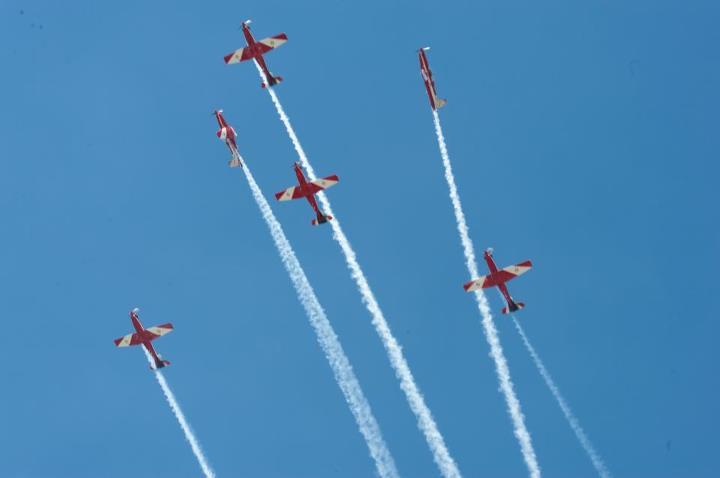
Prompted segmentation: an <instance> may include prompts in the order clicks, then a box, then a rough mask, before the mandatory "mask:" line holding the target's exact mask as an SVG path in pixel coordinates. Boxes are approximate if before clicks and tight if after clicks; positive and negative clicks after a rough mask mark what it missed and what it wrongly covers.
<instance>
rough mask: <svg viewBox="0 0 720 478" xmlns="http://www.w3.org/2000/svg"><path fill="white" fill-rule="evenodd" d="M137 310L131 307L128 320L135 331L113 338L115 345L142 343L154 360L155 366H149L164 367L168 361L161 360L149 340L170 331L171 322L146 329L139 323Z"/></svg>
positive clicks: (168, 363)
mask: <svg viewBox="0 0 720 478" xmlns="http://www.w3.org/2000/svg"><path fill="white" fill-rule="evenodd" d="M138 312H139V309H133V310H131V311H130V320H131V321H132V324H133V327H135V333H134V334H128V335H126V336H124V337H120V338H119V339H115V340H114V342H115V345H116V346H118V347H128V346H131V345H142V346H143V347H145V349H146V350H147V351H148V352H149V353H150V355H151V356H152V358H153V360H154V361H155V367H150V368H154V369H159V368H163V367H165V366H166V365H170V362H168V361H167V360H163V358H162V356H161V355H160V354H158V353H156V352H155V349H154V348H153V346H152V343H151V342H152V341H153V340H155V339H156V338H158V337H162V336H163V335H165V334H168V333H170V332H172V330H173V324H162V325H156V326H155V327H148V328H147V329H146V328H144V327H143V325H142V324H141V323H140V319H139V318H138Z"/></svg>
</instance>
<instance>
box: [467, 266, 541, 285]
mask: <svg viewBox="0 0 720 478" xmlns="http://www.w3.org/2000/svg"><path fill="white" fill-rule="evenodd" d="M531 268H532V262H531V261H525V262H521V263H519V264H515V265H514V266H510V267H505V268H504V269H500V270H499V271H497V273H496V274H493V275H492V276H489V275H488V276H480V277H478V278H477V279H475V280H471V281H470V282H468V283H467V284H465V285H464V286H463V287H464V288H465V291H466V292H472V291H474V290H478V289H487V288H488V287H495V286H497V285H499V284H503V283H505V282H507V281H509V280H512V279H514V278H516V277H517V276H520V275H523V274H524V273H526V272H527V271H529V270H530V269H531Z"/></svg>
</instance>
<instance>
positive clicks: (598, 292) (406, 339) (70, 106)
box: [0, 0, 720, 478]
mask: <svg viewBox="0 0 720 478" xmlns="http://www.w3.org/2000/svg"><path fill="white" fill-rule="evenodd" d="M448 3H449V4H448V5H441V4H440V3H438V2H429V1H407V2H396V1H375V0H373V1H367V2H350V1H344V2H337V1H328V2H276V1H269V2H253V3H245V4H244V5H243V4H242V3H238V2H225V1H218V2H214V3H212V4H210V3H203V2H170V1H164V0H163V1H154V2H146V1H135V0H132V1H125V2H113V3H110V2H93V1H89V0H87V1H73V2H53V1H33V2H30V1H15V0H8V1H4V2H2V5H0V45H1V46H0V62H1V64H2V69H1V75H0V86H1V87H0V105H1V107H0V158H1V159H2V161H1V163H0V212H2V219H3V221H2V228H1V230H2V233H1V235H0V237H1V238H2V248H1V249H0V291H2V292H1V293H0V305H1V307H2V312H3V327H2V333H3V336H4V340H3V346H2V347H0V364H1V365H0V379H1V380H2V388H1V389H0V390H1V392H0V405H1V406H0V476H4V477H18V478H20V477H23V478H25V477H27V478H31V477H88V478H89V477H98V476H102V477H126V476H136V477H190V476H198V475H199V468H198V466H197V464H196V463H195V460H194V458H193V456H192V453H191V451H190V448H189V446H188V445H187V443H186V442H185V441H184V439H183V436H182V433H181V431H180V429H179V427H178V425H177V423H176V422H175V420H174V418H173V417H172V415H171V413H170V410H169V409H168V407H167V406H166V404H165V403H164V401H163V397H162V395H161V392H160V389H159V388H158V386H157V384H156V383H155V381H154V379H153V377H152V374H151V373H150V372H149V371H148V368H147V363H146V362H145V358H144V357H143V354H142V353H141V351H140V350H137V349H123V350H117V349H115V347H114V346H113V344H112V339H114V338H116V337H118V336H120V335H123V334H125V333H128V332H129V331H130V321H129V319H128V316H127V312H128V311H129V310H130V309H131V308H132V307H135V306H139V307H141V308H142V316H141V317H142V319H143V320H144V322H145V323H146V325H153V324H157V323H163V322H167V321H170V322H173V323H174V324H175V327H176V331H175V332H174V333H173V334H171V335H169V336H167V337H164V338H163V339H161V340H160V341H158V342H157V347H158V350H159V351H160V352H161V353H163V355H164V356H165V357H166V358H168V359H169V360H171V361H172V362H173V365H172V366H171V367H169V368H168V369H167V373H166V376H167V378H168V380H169V382H170V384H171V385H172V386H173V387H174V390H175V392H176V393H177V396H178V398H179V400H180V401H181V404H182V405H183V407H184V409H185V412H186V413H187V415H188V418H189V420H190V421H191V423H192V425H193V427H194V428H195V430H196V432H197V434H198V437H199V438H200V441H201V443H202V444H203V446H204V448H205V450H206V452H207V455H208V457H209V459H210V461H211V463H212V465H213V467H214V468H215V469H216V471H217V473H218V476H220V477H236V476H263V477H265V476H267V477H290V476H292V477H334V476H342V477H367V476H371V475H372V474H373V473H374V468H373V464H372V462H371V460H370V458H369V456H368V452H367V449H366V447H365V444H364V442H363V441H362V439H361V436H360V434H359V433H358V431H357V428H356V426H355V423H354V421H353V419H352V416H351V415H350V413H349V411H348V409H347V407H346V406H345V404H344V402H343V400H342V396H341V393H340V391H339V389H338V388H337V386H336V385H335V383H334V381H333V379H332V375H331V372H330V368H329V367H328V365H327V362H326V360H325V358H324V357H323V356H322V353H321V351H320V348H319V346H318V345H317V343H316V341H315V338H314V334H313V332H312V330H311V328H310V326H309V324H308V321H307V319H306V317H305V316H304V314H303V311H302V308H301V307H300V304H299V302H298V301H297V299H296V297H295V294H294V292H293V290H292V287H291V284H290V282H289V280H288V278H287V276H286V274H285V272H284V270H283V268H282V265H281V263H280V260H279V259H278V257H277V254H276V251H275V249H274V247H273V245H272V242H271V240H270V237H269V234H268V231H267V229H266V227H265V225H264V223H263V222H262V220H261V218H260V216H259V214H258V211H257V207H256V205H255V204H254V202H253V200H252V198H251V196H250V193H249V191H248V188H247V185H246V183H245V181H244V179H243V178H242V175H241V173H240V172H239V171H232V170H229V169H228V168H227V167H226V161H227V157H228V154H227V151H226V149H225V147H224V146H223V145H222V144H221V143H220V142H219V141H217V139H216V138H215V136H214V132H215V130H216V125H215V121H214V118H212V117H211V115H210V113H211V112H212V110H213V109H215V108H220V107H221V108H224V109H225V112H226V116H227V118H228V120H229V121H230V122H231V123H232V124H233V125H234V126H235V129H236V130H237V132H238V134H239V140H238V143H239V147H240V150H241V153H242V154H243V156H244V157H245V158H246V160H247V161H248V163H249V164H250V166H251V167H252V169H253V172H254V173H255V175H256V178H257V180H258V182H259V184H260V185H261V187H263V189H264V191H265V193H266V194H267V195H270V194H271V193H274V192H276V191H279V190H281V189H283V188H285V187H287V186H290V185H291V184H292V183H293V181H294V178H293V173H292V170H291V165H292V162H293V161H294V160H295V154H294V152H293V150H292V146H291V143H290V141H289V140H288V138H287V136H286V134H285V132H284V130H283V128H282V125H281V123H280V121H279V120H278V118H277V116H276V113H275V111H274V109H273V107H272V104H271V102H270V100H269V98H268V96H267V94H266V93H265V92H264V91H263V90H261V89H260V88H259V79H258V76H257V73H256V71H255V69H254V68H253V66H252V65H251V64H242V65H234V66H226V65H224V64H223V62H222V57H223V55H225V54H227V53H229V52H231V51H232V50H234V49H235V48H238V47H241V46H242V45H243V39H242V35H241V32H240V30H239V25H240V22H241V21H242V20H243V19H246V18H252V19H253V20H254V23H253V27H254V32H255V33H256V35H257V36H259V37H264V36H269V35H274V34H276V33H279V32H282V31H284V32H286V33H287V34H288V36H289V39H290V41H289V42H288V43H287V44H286V45H285V46H283V47H282V48H281V49H279V50H277V51H275V52H273V53H271V54H270V55H268V56H267V60H268V63H269V66H270V68H271V69H272V71H273V72H274V73H276V74H279V75H281V76H283V77H284V78H285V82H284V83H283V84H282V85H280V86H279V87H278V94H279V95H280V98H281V100H282V101H283V103H284V106H285V108H286V110H287V112H288V114H289V115H290V117H291V119H292V120H293V122H294V125H295V127H296V129H297V132H298V134H299V136H300V139H301V141H302V142H303V145H304V147H305V149H306V151H307V153H308V156H309V157H310V160H311V161H312V162H313V164H314V166H315V169H316V170H317V172H318V173H319V174H322V175H327V174H332V173H337V174H338V175H339V176H340V178H341V183H340V185H338V186H337V187H336V188H334V189H333V190H332V191H331V192H330V193H329V194H330V197H331V200H332V201H333V205H334V208H335V211H336V213H337V215H338V216H339V217H340V219H341V220H342V221H343V225H344V228H345V230H346V232H347V234H348V236H349V237H350V239H351V241H352V243H353V245H354V246H355V249H356V251H357V253H358V254H359V258H360V262H361V263H362V265H363V266H364V268H365V271H366V273H367V275H368V278H369V280H370V283H371V285H372V286H373V288H374V291H375V293H376V295H377V297H378V300H379V301H380V304H381V306H382V307H383V309H384V311H385V314H386V317H387V319H388V321H389V323H390V325H391V327H392V328H393V331H394V332H395V334H396V336H397V338H398V340H399V341H400V342H401V344H402V345H403V347H404V352H405V354H406V358H407V360H408V362H409V364H410V366H411V368H412V370H413V372H414V374H415V377H416V379H417V382H418V385H419V386H420V388H421V390H422V391H423V393H424V395H425V398H426V401H427V404H428V405H429V407H430V408H431V410H432V411H433V413H434V416H435V418H436V420H437V422H438V425H439V428H440V430H441V432H442V433H443V434H444V436H445V439H446V442H447V445H448V447H449V449H450V452H451V453H452V454H453V456H454V458H455V459H456V460H457V462H458V465H459V467H460V469H461V471H462V472H463V473H464V474H465V476H468V477H480V476H492V477H515V476H524V475H525V474H526V470H525V466H524V464H523V462H522V458H521V455H520V452H519V449H518V446H517V443H516V441H515V439H514V437H513V435H512V430H511V425H510V420H509V418H508V416H507V414H506V411H505V405H504V402H503V399H502V396H501V395H500V393H498V390H497V389H498V387H497V382H496V377H495V373H494V370H493V364H492V361H491V360H490V358H489V357H488V347H487V345H486V343H485V339H484V337H483V335H482V330H481V327H480V324H479V316H478V313H477V309H476V306H475V304H474V301H473V299H472V298H471V297H470V296H468V295H466V294H465V293H464V292H463V290H462V288H461V285H462V283H463V282H464V281H466V280H467V279H468V277H467V274H466V271H465V268H464V264H463V258H462V254H461V249H460V245H459V240H458V237H457V234H456V231H455V226H454V219H453V216H452V211H451V208H450V202H449V199H448V198H447V193H446V185H445V182H444V179H443V177H442V167H441V163H440V157H439V154H438V150H437V144H436V141H435V136H434V132H433V125H432V117H431V114H430V110H429V106H428V101H427V97H426V94H425V91H424V88H423V84H422V81H421V77H420V73H419V71H418V64H417V57H416V52H415V51H416V49H417V48H418V47H420V46H423V45H432V47H433V49H432V51H430V53H429V59H430V64H431V66H432V68H433V70H434V73H435V79H436V82H437V86H438V89H439V93H440V96H442V97H446V98H448V100H449V104H448V106H447V107H446V108H445V109H444V110H443V111H442V113H441V116H442V120H443V125H444V128H445V133H446V136H447V141H448V146H449V148H450V154H451V157H452V159H453V162H454V166H455V170H456V174H457V181H458V186H459V188H460V193H461V195H462V198H463V200H464V205H465V211H466V214H467V217H468V221H469V224H470V227H471V235H472V237H473V239H474V241H475V246H476V248H477V249H478V250H482V249H484V248H485V247H487V246H494V247H495V251H496V258H497V260H498V261H499V262H501V263H504V264H505V263H511V262H516V261H520V260H524V259H528V258H529V259H532V260H533V262H534V264H535V268H534V269H533V271H532V272H530V273H529V274H527V275H525V276H523V278H522V279H519V280H517V281H515V282H513V283H512V287H511V292H512V293H513V295H514V296H515V297H516V298H517V299H519V300H522V301H524V302H525V303H526V304H527V309H526V310H524V311H523V312H522V313H520V314H519V316H518V317H519V318H521V319H522V321H523V323H524V325H525V328H526V331H527V333H528V335H529V337H530V339H531V340H532V341H533V344H534V345H535V346H536V348H537V349H538V351H539V353H540V354H541V356H542V357H543V358H544V360H545V361H546V364H547V366H548V367H549V369H550V371H551V372H552V373H553V375H554V377H555V379H556V381H557V383H558V385H559V386H560V388H561V390H562V391H563V392H564V394H565V395H566V397H567V399H568V400H569V402H570V404H571V405H572V407H573V408H574V410H575V412H576V414H577V415H578V417H579V418H580V420H581V423H582V425H583V426H584V427H585V429H586V431H587V432H588V434H589V435H590V438H591V439H592V441H593V442H594V444H595V445H596V447H597V448H598V450H599V451H600V453H601V454H602V456H603V457H604V458H605V461H606V462H607V464H608V466H609V468H610V469H611V470H612V471H613V473H614V474H615V475H616V476H618V477H676V476H683V477H708V476H712V475H714V474H715V473H716V472H717V468H718V466H717V463H716V461H715V459H714V454H715V453H716V448H717V438H716V434H715V433H714V431H715V429H716V428H717V426H718V424H719V423H718V421H719V418H720V417H719V412H718V405H717V404H718V403H720V392H719V390H718V385H719V383H718V382H719V379H718V373H717V364H718V359H719V358H720V357H718V347H717V346H716V340H717V336H718V334H719V333H720V326H719V325H718V322H717V313H716V310H717V305H716V304H715V301H714V299H715V297H716V296H717V293H716V284H717V276H716V275H715V274H716V272H717V271H716V270H717V268H718V266H719V265H720V264H719V259H720V249H719V247H718V244H719V240H720V237H719V236H720V235H719V229H718V226H717V224H718V219H719V218H718V213H717V208H716V207H715V206H714V204H715V203H716V202H717V185H716V183H717V178H718V173H719V171H718V165H717V164H718V163H717V156H718V147H719V146H720V135H718V131H717V125H718V122H719V118H718V111H720V95H719V94H718V84H720V55H719V54H718V45H720V30H718V28H717V25H718V21H719V20H720V7H718V5H717V2H710V1H699V2H693V4H692V6H689V5H688V3H687V2H669V1H660V2H658V1H637V2H632V5H627V3H628V2H622V1H608V2H590V3H588V2H580V3H578V2H572V1H553V0H551V1H549V2H543V3H542V4H538V3H537V2H532V1H503V2H496V1H493V2H475V1H465V2H448ZM274 206H275V205H274ZM275 211H276V213H277V215H278V218H279V220H280V221H281V222H282V223H283V225H284V227H285V229H286V232H287V234H288V237H289V238H290V240H291V241H292V243H293V245H294V246H295V249H296V251H297V253H298V256H299V258H300V260H301V262H302V263H303V264H304V266H305V269H306V272H307V274H308V276H309V277H310V280H311V281H312V283H313V285H314V286H315V288H316V291H317V293H318V296H319V298H320V301H321V302H322V303H323V305H324V306H325V308H326V309H327V312H328V316H329V318H330V320H331V322H332V323H333V325H334V327H335V328H336V331H337V333H338V335H339V337H340V339H341V341H342V343H343V345H344V346H345V349H346V352H347V354H348V356H349V358H350V360H351V361H352V363H353V365H354V367H355V371H356V373H357V375H358V378H359V380H360V382H361V384H362V386H363V387H364V390H365V392H366V394H367V396H368V399H369V400H370V403H371V405H372V406H373V409H374V411H375V414H376V416H377V419H378V421H379V423H380V426H381V428H382V430H383V433H384V436H385V438H386V440H387V442H388V445H389V447H390V449H391V451H392V452H393V454H394V456H395V459H396V462H397V465H398V468H399V470H400V472H401V474H402V475H403V476H406V477H434V476H437V470H436V467H435V465H434V464H433V462H432V459H431V455H430V453H429V451H428V449H427V447H426V445H425V441H424V439H423V438H422V436H421V435H420V433H419V432H418V431H417V428H416V426H415V423H414V417H413V415H412V413H411V412H410V411H409V409H408V407H407V404H406V401H405V398H404V396H403V394H402V392H401V391H400V389H399V387H398V385H397V382H396V380H395V378H394V376H393V374H392V371H391V369H390V367H389V364H388V361H387V358H386V357H385V354H384V351H383V349H382V346H381V344H380V341H379V340H378V338H377V336H376V335H375V332H374V331H373V329H372V327H371V325H370V323H369V316H368V314H367V313H366V311H365V309H364V307H363V306H362V304H361V303H360V299H359V295H358V294H357V293H356V291H355V287H354V284H353V282H352V281H351V279H350V278H349V275H348V273H347V272H346V269H345V266H344V263H343V260H342V256H341V254H340V251H339V249H338V247H337V245H336V244H335V243H334V242H333V241H332V240H331V238H330V234H329V233H330V229H329V228H327V227H324V228H312V227H310V225H309V221H310V219H311V217H312V215H311V211H310V209H309V208H308V207H307V205H305V204H300V203H283V204H280V205H277V206H276V207H275ZM490 299H491V301H492V303H493V305H494V308H495V310H496V311H497V310H498V309H499V306H500V305H501V304H500V302H499V300H498V298H497V296H496V294H495V293H492V294H491V295H490ZM498 315H499V314H498ZM497 326H498V328H499V331H500V334H501V339H502V341H503V345H504V347H505V352H506V355H507V357H508V360H509V364H510V368H511V371H512V373H513V379H514V382H515V386H516V391H517V393H518V396H519V398H520V400H521V402H522V405H523V410H524V412H525V415H526V419H527V425H528V427H529V429H530V431H531V433H532V436H533V439H534V444H535V448H536V451H537V454H538V459H539V462H540V465H541V466H542V468H543V470H544V471H545V473H546V476H553V477H582V476H593V469H592V467H591V465H590V463H589V461H588V459H587V457H586V456H585V454H584V453H583V451H582V449H581V448H580V447H579V445H578V444H577V442H576V440H575V437H574V436H573V434H572V432H571V431H570V429H569V427H568V426H567V424H566V423H565V421H564V419H563V417H562V415H561V412H560V410H559V409H558V407H557V406H556V404H555V402H554V401H553V398H552V397H551V395H550V393H549V392H548V390H547V389H546V388H545V386H544V384H543V382H542V380H541V378H540V376H539V375H538V373H537V371H536V370H535V368H534V366H533V364H532V362H531V360H530V357H529V356H528V354H527V353H526V351H525V350H524V348H523V346H522V344H521V342H520V339H519V337H518V336H517V334H516V333H515V331H514V329H513V328H512V324H511V323H510V322H509V321H507V320H506V318H504V317H501V316H498V317H497Z"/></svg>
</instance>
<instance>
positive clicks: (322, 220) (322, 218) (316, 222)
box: [310, 214, 332, 226]
mask: <svg viewBox="0 0 720 478" xmlns="http://www.w3.org/2000/svg"><path fill="white" fill-rule="evenodd" d="M331 220H332V216H330V215H328V214H319V215H318V217H317V219H313V220H312V222H311V223H310V224H312V225H313V226H318V225H320V224H325V223H326V222H328V221H331Z"/></svg>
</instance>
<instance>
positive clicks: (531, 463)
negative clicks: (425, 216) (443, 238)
mask: <svg viewBox="0 0 720 478" xmlns="http://www.w3.org/2000/svg"><path fill="white" fill-rule="evenodd" d="M433 120H434V123H435V133H436V134H437V140H438V146H439V147H440V156H442V162H443V167H444V168H445V180H446V181H447V183H448V189H449V190H450V200H451V201H452V206H453V210H454V212H455V221H456V222H457V228H458V232H459V233H460V241H461V242H462V246H463V253H464V254H465V265H466V266H467V269H468V272H469V273H470V277H471V278H472V279H474V278H476V277H479V276H480V274H479V272H478V266H477V261H476V259H475V248H474V247H473V244H472V241H471V240H470V233H469V231H468V226H467V222H466V221H465V213H463V209H462V203H461V202H460V196H459V194H458V191H457V186H456V185H455V176H454V175H453V171H452V165H451V164H450V156H449V155H448V150H447V145H446V144H445V136H444V135H443V132H442V126H441V125H440V116H439V115H438V113H437V111H433ZM474 294H475V300H476V301H477V304H478V309H480V315H482V325H483V330H484V332H485V339H486V340H487V342H488V344H489V345H490V356H491V357H492V358H493V361H494V362H495V372H496V373H497V376H498V381H499V382H500V390H501V391H502V394H503V396H504V397H505V403H506V405H507V408H508V413H509V414H510V418H511V420H512V423H513V428H514V432H515V437H516V438H517V440H518V443H519V444H520V451H521V452H522V456H523V459H524V460H525V465H526V466H527V468H528V471H529V472H530V476H531V477H533V478H538V477H539V476H540V465H539V464H538V461H537V457H536V456H535V449H534V448H533V445H532V439H531V438H530V432H529V431H528V429H527V427H526V426H525V416H524V415H523V413H522V409H521V407H520V401H519V400H518V398H517V396H516V395H515V390H514V387H513V383H512V378H511V377H510V368H509V367H508V364H507V360H506V359H505V353H504V352H503V349H502V345H501V344H500V337H499V336H498V333H497V329H496V328H495V323H494V322H493V317H492V314H491V312H490V305H489V304H488V300H487V297H485V294H484V293H483V292H482V290H476V291H475V292H474Z"/></svg>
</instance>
